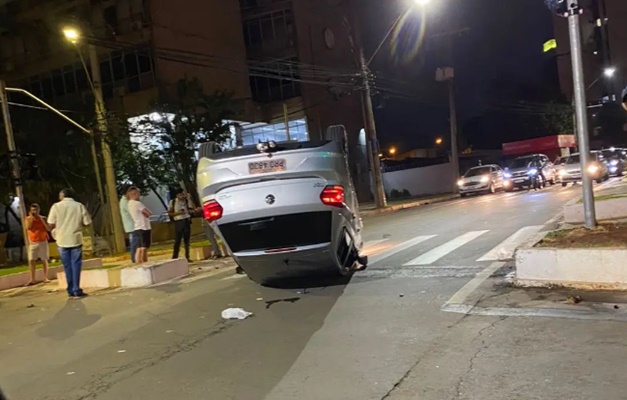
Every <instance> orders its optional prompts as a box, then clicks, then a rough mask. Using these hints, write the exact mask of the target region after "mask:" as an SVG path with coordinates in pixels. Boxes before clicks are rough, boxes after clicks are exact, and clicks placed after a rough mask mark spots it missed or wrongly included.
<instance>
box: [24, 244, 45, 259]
mask: <svg viewBox="0 0 627 400" xmlns="http://www.w3.org/2000/svg"><path fill="white" fill-rule="evenodd" d="M48 258H50V257H49V254H48V242H32V243H30V244H29V246H28V261H37V260H41V261H48Z"/></svg>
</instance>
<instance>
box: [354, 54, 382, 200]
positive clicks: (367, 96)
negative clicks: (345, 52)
mask: <svg viewBox="0 0 627 400" xmlns="http://www.w3.org/2000/svg"><path fill="white" fill-rule="evenodd" d="M359 49H360V50H359V60H360V64H361V65H360V66H361V74H362V80H363V81H362V84H363V88H362V91H361V99H362V106H363V109H364V120H365V121H364V122H365V125H366V126H365V128H366V137H367V146H366V148H367V149H368V159H369V161H370V168H371V169H372V181H373V184H374V201H375V205H376V207H377V208H385V207H387V199H386V198H385V188H384V187H383V171H381V160H380V159H379V140H378V139H377V127H376V124H375V121H374V110H373V108H372V97H371V92H370V77H369V72H368V65H367V63H366V59H365V58H364V50H363V47H361V46H360V48H359Z"/></svg>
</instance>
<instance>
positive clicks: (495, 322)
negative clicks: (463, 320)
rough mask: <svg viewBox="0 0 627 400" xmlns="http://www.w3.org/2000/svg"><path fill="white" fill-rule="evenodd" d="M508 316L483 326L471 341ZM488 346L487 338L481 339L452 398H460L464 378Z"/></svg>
mask: <svg viewBox="0 0 627 400" xmlns="http://www.w3.org/2000/svg"><path fill="white" fill-rule="evenodd" d="M507 318H508V317H499V319H497V320H496V321H494V322H492V323H491V324H490V325H488V326H486V327H484V328H481V329H480V330H479V332H477V336H475V338H474V339H472V341H471V343H472V342H474V341H475V340H477V339H479V338H481V337H482V336H483V332H485V331H487V330H488V329H490V328H494V327H495V326H496V324H498V323H499V322H502V321H504V320H506V319H507ZM488 347H489V345H486V344H485V340H481V346H479V348H478V349H477V351H476V352H475V353H474V354H473V355H472V357H470V360H469V361H468V369H467V370H466V372H464V373H463V374H462V375H461V376H460V377H459V380H458V381H457V385H456V387H455V397H453V398H452V399H451V400H457V399H459V398H460V396H461V395H462V386H463V384H464V380H465V379H466V377H467V376H468V374H470V373H471V372H472V370H473V369H474V368H475V360H476V359H477V357H479V354H481V353H482V352H483V351H484V350H485V349H487V348H488Z"/></svg>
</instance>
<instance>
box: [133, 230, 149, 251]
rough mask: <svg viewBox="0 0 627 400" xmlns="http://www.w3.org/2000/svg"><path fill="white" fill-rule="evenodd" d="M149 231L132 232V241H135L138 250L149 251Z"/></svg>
mask: <svg viewBox="0 0 627 400" xmlns="http://www.w3.org/2000/svg"><path fill="white" fill-rule="evenodd" d="M150 233H151V232H150V230H148V231H143V230H136V231H135V232H133V236H134V239H135V240H137V248H138V249H149V248H150V245H151V244H152V235H151V234H150Z"/></svg>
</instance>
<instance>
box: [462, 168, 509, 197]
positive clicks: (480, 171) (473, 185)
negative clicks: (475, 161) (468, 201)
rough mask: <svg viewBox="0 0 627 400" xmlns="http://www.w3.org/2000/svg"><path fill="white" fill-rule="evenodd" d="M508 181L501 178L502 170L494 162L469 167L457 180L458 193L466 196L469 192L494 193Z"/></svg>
mask: <svg viewBox="0 0 627 400" xmlns="http://www.w3.org/2000/svg"><path fill="white" fill-rule="evenodd" d="M507 185H509V181H506V180H505V179H503V170H502V169H501V167H499V166H498V165H496V164H491V165H480V166H477V167H473V168H470V169H469V170H468V171H466V173H465V174H464V176H463V177H461V179H459V181H457V186H459V194H460V195H461V196H462V197H466V196H468V195H469V194H471V193H494V192H496V191H497V190H503V189H505V188H506V187H507Z"/></svg>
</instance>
